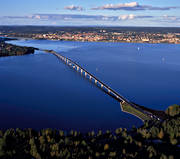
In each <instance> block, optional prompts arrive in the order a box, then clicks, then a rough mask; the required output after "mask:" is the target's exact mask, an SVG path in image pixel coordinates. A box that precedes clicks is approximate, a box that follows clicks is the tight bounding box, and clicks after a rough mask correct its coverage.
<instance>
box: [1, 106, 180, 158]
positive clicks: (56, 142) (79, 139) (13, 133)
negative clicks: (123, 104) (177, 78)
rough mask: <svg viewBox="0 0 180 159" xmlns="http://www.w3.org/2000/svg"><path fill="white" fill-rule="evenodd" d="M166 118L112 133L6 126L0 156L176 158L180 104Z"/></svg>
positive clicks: (170, 110)
mask: <svg viewBox="0 0 180 159" xmlns="http://www.w3.org/2000/svg"><path fill="white" fill-rule="evenodd" d="M166 114H167V115H168V118H167V119H166V120H164V121H161V122H158V121H157V122H155V123H154V122H153V125H152V122H146V123H145V124H144V125H143V126H142V127H141V128H135V127H133V128H132V130H130V131H127V130H126V129H122V128H118V129H116V130H115V132H111V131H108V130H107V131H106V132H102V131H101V130H99V131H98V132H94V131H92V132H88V133H86V134H82V133H80V132H77V131H73V130H72V131H70V132H69V133H65V132H64V131H61V130H52V129H44V130H40V131H35V130H32V129H24V130H20V129H18V128H17V129H8V130H6V131H2V130H1V131H0V158H1V159H10V158H13V159H19V158H25V159H32V158H35V159H50V158H53V159H56V158H63V159H81V158H82V159H86V158H87V159H93V158H99V159H105V158H108V159H113V158H120V159H133V158H137V159H148V158H152V159H154V158H155V159H156V158H158V159H159V158H160V159H176V158H178V157H179V156H180V106H178V105H174V106H170V107H169V108H168V109H167V110H166Z"/></svg>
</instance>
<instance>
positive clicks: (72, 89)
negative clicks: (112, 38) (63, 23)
mask: <svg viewBox="0 0 180 159" xmlns="http://www.w3.org/2000/svg"><path fill="white" fill-rule="evenodd" d="M9 42H10V43H13V44H17V45H22V46H33V47H38V48H42V49H53V50H55V51H57V52H59V53H61V54H62V55H64V56H67V57H69V58H70V59H72V60H74V61H75V62H77V63H79V64H80V65H81V66H83V67H84V68H85V69H87V70H88V71H89V72H90V73H92V74H94V75H95V76H96V77H97V78H99V79H101V80H102V81H104V82H105V83H107V84H108V85H109V86H110V87H112V88H113V89H114V90H116V91H117V92H119V93H120V94H121V95H123V96H124V97H126V98H127V99H129V100H130V101H133V102H135V103H137V104H140V105H144V106H147V107H149V108H153V109H159V110H165V109H166V108H167V107H168V106H169V105H171V104H179V103H180V84H179V81H180V63H179V61H180V45H174V44H133V43H103V42H65V41H48V40H19V41H9ZM0 90H1V91H0V110H1V111H0V127H1V128H9V127H20V128H27V127H32V128H36V129H39V128H48V127H50V128H58V129H63V130H70V129H76V130H81V131H84V132H86V131H88V130H92V129H94V130H98V129H103V130H106V129H111V130H114V129H116V128H118V127H126V128H131V127H132V125H136V126H139V125H141V124H142V122H141V121H140V120H139V119H137V118H136V117H134V116H131V115H129V114H126V113H123V112H121V110H120V104H119V103H118V102H117V101H115V100H114V99H113V98H111V97H109V96H108V95H107V94H105V93H104V92H102V91H101V90H100V89H98V88H97V87H96V86H95V85H93V84H92V83H90V82H89V81H88V80H86V79H85V78H83V77H81V75H79V74H78V73H76V72H75V71H74V70H72V69H70V68H69V67H68V66H66V65H65V64H64V63H62V62H61V61H60V60H58V59H57V58H56V57H55V56H53V55H51V54H47V53H44V52H42V51H36V53H35V54H31V55H25V56H13V57H3V58H0Z"/></svg>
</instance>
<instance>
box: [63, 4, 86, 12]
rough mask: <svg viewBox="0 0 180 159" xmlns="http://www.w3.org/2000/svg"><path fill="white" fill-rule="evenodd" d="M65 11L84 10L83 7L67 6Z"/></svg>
mask: <svg viewBox="0 0 180 159" xmlns="http://www.w3.org/2000/svg"><path fill="white" fill-rule="evenodd" d="M64 9H67V10H76V11H82V10H84V9H83V7H81V6H75V5H70V6H66V7H64Z"/></svg>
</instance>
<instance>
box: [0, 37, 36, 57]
mask: <svg viewBox="0 0 180 159" xmlns="http://www.w3.org/2000/svg"><path fill="white" fill-rule="evenodd" d="M8 40H14V39H9V38H0V57H2V56H19V55H26V54H33V53H34V52H35V50H38V49H37V48H33V47H23V46H16V45H12V44H8V43H6V41H8Z"/></svg>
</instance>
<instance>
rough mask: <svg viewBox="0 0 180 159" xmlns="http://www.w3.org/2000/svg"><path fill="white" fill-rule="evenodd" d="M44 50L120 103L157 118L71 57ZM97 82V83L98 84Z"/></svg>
mask: <svg viewBox="0 0 180 159" xmlns="http://www.w3.org/2000/svg"><path fill="white" fill-rule="evenodd" d="M43 51H46V52H48V53H52V54H53V55H55V56H56V57H57V58H58V59H61V60H62V61H64V62H65V63H66V64H67V65H69V66H70V67H72V68H73V69H76V71H77V72H79V71H80V73H81V74H82V73H84V75H85V77H87V76H88V77H89V80H92V79H93V80H94V83H95V84H96V86H98V87H100V88H101V89H102V90H103V91H105V92H106V93H107V94H108V95H110V96H113V98H115V99H116V100H118V101H119V102H122V103H125V102H126V103H128V104H129V105H131V106H132V107H133V108H135V109H137V110H138V111H140V112H142V113H144V114H146V115H147V116H149V117H150V118H157V117H156V116H154V115H152V114H151V113H150V112H147V111H145V110H143V109H141V108H140V107H138V106H136V105H135V104H133V103H131V102H130V101H129V100H128V99H126V98H125V97H123V96H122V95H120V94H118V93H117V92H116V91H115V90H113V89H112V88H110V87H109V86H108V85H107V84H105V83H104V82H102V81H101V80H99V79H98V78H96V77H95V76H94V75H93V74H91V73H90V72H88V71H87V70H85V69H84V68H82V67H81V66H80V65H79V64H77V63H76V62H74V61H72V60H71V59H69V58H67V57H65V56H63V55H61V54H59V53H57V52H55V51H52V50H43ZM98 84H99V85H98Z"/></svg>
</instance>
